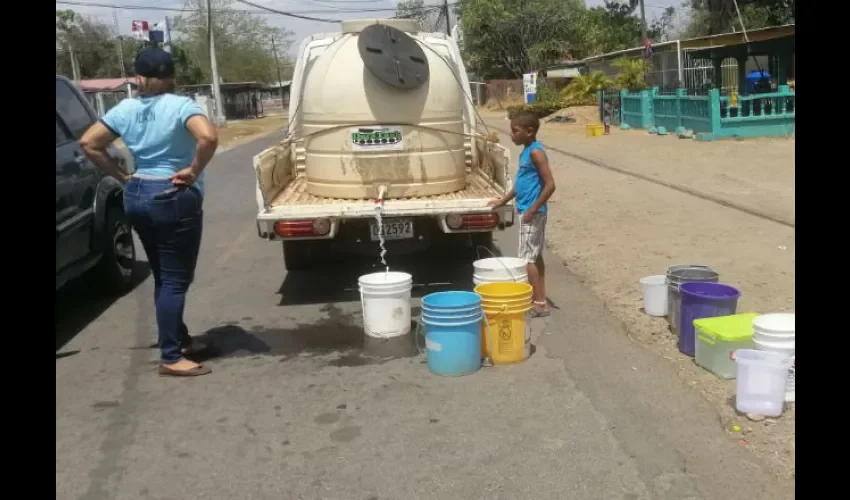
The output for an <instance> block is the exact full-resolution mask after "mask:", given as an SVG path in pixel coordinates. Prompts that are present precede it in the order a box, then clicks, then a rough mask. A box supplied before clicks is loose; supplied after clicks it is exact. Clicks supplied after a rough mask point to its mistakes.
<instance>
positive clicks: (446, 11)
mask: <svg viewBox="0 0 850 500" xmlns="http://www.w3.org/2000/svg"><path fill="white" fill-rule="evenodd" d="M641 5H643V0H641ZM443 15H444V16H446V34H447V35H449V36H452V21H451V18H449V0H443Z"/></svg>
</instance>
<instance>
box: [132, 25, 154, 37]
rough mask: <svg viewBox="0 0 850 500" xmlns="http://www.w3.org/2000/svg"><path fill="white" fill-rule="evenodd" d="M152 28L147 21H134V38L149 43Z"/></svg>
mask: <svg viewBox="0 0 850 500" xmlns="http://www.w3.org/2000/svg"><path fill="white" fill-rule="evenodd" d="M149 33H150V26H149V25H148V22H147V21H133V36H135V37H136V40H144V41H148V40H149V39H150V35H149Z"/></svg>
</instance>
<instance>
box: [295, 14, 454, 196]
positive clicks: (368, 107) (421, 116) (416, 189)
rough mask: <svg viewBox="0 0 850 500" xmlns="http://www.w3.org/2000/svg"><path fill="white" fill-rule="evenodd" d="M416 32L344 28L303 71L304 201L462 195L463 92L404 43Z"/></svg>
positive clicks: (433, 59)
mask: <svg viewBox="0 0 850 500" xmlns="http://www.w3.org/2000/svg"><path fill="white" fill-rule="evenodd" d="M376 24H378V25H377V26H376ZM415 30H416V24H415V23H414V22H412V21H409V20H401V19H399V20H381V21H347V22H344V23H343V36H342V37H341V38H340V39H339V40H337V41H336V42H334V43H333V44H331V45H330V46H329V47H328V48H327V49H326V50H325V51H324V52H323V53H322V54H320V55H319V56H318V57H317V58H316V59H315V60H314V61H312V62H311V63H309V65H310V66H311V67H310V69H309V71H308V72H307V78H306V81H305V83H304V87H303V95H302V100H301V104H300V105H299V107H300V108H301V109H300V110H299V111H298V112H300V113H302V117H301V118H302V119H301V121H300V123H301V130H300V135H301V136H303V137H304V138H305V142H304V147H305V149H306V165H305V166H306V175H307V191H308V192H309V193H312V194H315V195H318V196H324V197H330V198H350V199H356V198H373V197H375V196H377V193H378V189H379V187H380V186H385V187H386V197H388V198H402V197H411V196H430V195H437V194H444V193H451V192H454V191H458V190H461V189H463V188H464V187H465V185H466V178H465V152H464V136H463V133H464V127H463V112H464V100H463V99H464V95H463V93H462V88H461V85H460V83H459V82H458V78H457V77H456V76H455V74H454V73H453V68H452V67H450V66H449V65H450V64H452V63H447V62H446V60H444V59H443V58H441V57H440V56H439V55H438V54H437V53H435V52H434V51H433V50H431V49H429V48H428V47H424V46H423V44H422V42H419V41H414V40H413V39H412V37H410V36H408V35H406V34H405V32H408V33H409V32H413V31H415ZM296 133H297V132H296Z"/></svg>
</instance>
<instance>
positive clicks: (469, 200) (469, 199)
mask: <svg viewBox="0 0 850 500" xmlns="http://www.w3.org/2000/svg"><path fill="white" fill-rule="evenodd" d="M306 189H307V178H306V177H304V176H299V177H296V178H295V179H293V181H292V182H290V183H289V185H288V186H287V187H286V189H284V190H283V192H281V193H280V194H279V195H277V196H276V197H275V198H274V200H272V203H271V206H270V207H269V208H268V209H267V210H266V212H265V213H260V214H259V215H258V217H257V218H258V219H260V220H263V219H266V220H282V219H299V218H310V217H371V216H373V215H375V200H372V199H362V200H346V199H338V198H322V197H318V196H314V195H311V194H309V193H307V191H306ZM503 194H504V190H502V189H499V188H498V187H497V186H495V185H493V184H491V183H489V182H488V180H487V179H485V178H484V177H483V176H481V175H469V176H468V177H467V187H466V189H464V190H463V191H458V192H455V193H449V194H443V195H437V196H423V197H412V198H396V199H387V200H384V214H385V215H388V216H393V215H425V214H428V215H430V214H435V215H436V214H441V213H452V212H457V211H466V212H469V211H477V210H476V209H481V211H482V212H489V211H490V208H489V207H488V206H487V202H489V201H490V200H493V199H495V198H499V197H500V196H502V195H503Z"/></svg>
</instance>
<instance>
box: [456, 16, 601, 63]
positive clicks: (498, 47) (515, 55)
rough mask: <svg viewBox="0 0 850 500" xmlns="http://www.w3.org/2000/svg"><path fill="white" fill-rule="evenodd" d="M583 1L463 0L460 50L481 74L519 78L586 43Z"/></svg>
mask: <svg viewBox="0 0 850 500" xmlns="http://www.w3.org/2000/svg"><path fill="white" fill-rule="evenodd" d="M585 11H586V9H585V8H584V2H583V0H465V1H463V2H461V4H460V24H461V28H462V30H463V38H464V42H463V45H464V47H463V49H464V55H465V57H466V59H467V61H468V62H469V67H470V69H471V70H472V71H473V72H475V73H476V74H480V75H481V76H482V77H484V78H499V77H502V78H518V77H521V76H522V74H523V73H528V72H530V71H533V70H536V69H538V68H541V67H544V66H546V65H549V64H551V63H554V62H556V61H558V60H560V59H562V58H564V57H565V56H567V55H572V56H573V57H579V56H580V55H581V54H580V52H581V50H582V48H583V47H584V45H585V44H584V40H583V37H584V31H585V27H584V22H585V16H584V14H585Z"/></svg>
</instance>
